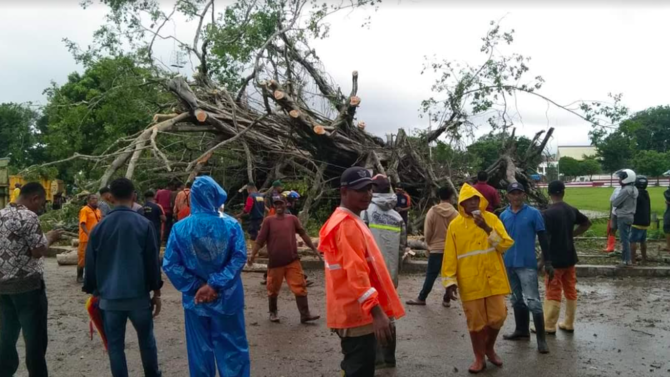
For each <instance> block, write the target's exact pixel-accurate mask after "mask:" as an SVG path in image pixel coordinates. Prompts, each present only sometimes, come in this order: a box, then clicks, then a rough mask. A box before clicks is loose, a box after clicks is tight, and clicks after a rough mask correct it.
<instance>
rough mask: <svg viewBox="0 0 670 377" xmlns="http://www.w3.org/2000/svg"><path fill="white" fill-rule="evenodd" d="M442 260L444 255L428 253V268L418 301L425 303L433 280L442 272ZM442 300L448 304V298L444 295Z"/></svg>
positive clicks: (433, 282)
mask: <svg viewBox="0 0 670 377" xmlns="http://www.w3.org/2000/svg"><path fill="white" fill-rule="evenodd" d="M443 258H444V254H442V253H430V255H429V256H428V268H427V269H426V280H424V282H423V289H421V292H420V293H419V300H421V301H426V298H428V295H429V294H430V291H431V290H433V285H434V284H435V280H436V279H437V277H438V276H440V272H441V271H442V259H443ZM443 300H444V301H447V302H449V297H448V296H447V294H446V293H445V294H444V297H443Z"/></svg>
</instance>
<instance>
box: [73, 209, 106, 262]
mask: <svg viewBox="0 0 670 377" xmlns="http://www.w3.org/2000/svg"><path fill="white" fill-rule="evenodd" d="M101 218H102V213H101V212H100V210H99V209H97V208H96V209H93V208H91V207H89V206H87V205H86V206H84V208H82V209H81V210H80V211H79V248H78V249H77V266H78V267H81V268H83V267H84V266H85V258H86V245H88V236H89V234H91V232H92V231H93V228H94V227H95V226H96V225H98V222H100V219H101ZM81 224H86V229H87V230H88V233H89V234H86V233H84V229H83V228H82V227H81Z"/></svg>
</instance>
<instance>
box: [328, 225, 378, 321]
mask: <svg viewBox="0 0 670 377" xmlns="http://www.w3.org/2000/svg"><path fill="white" fill-rule="evenodd" d="M337 232H338V234H337V236H336V238H335V245H336V247H337V250H339V251H340V253H341V255H342V268H343V269H344V271H345V272H346V275H347V285H348V286H347V290H348V291H351V292H352V293H353V294H354V296H355V297H357V298H358V302H359V303H360V305H361V309H362V310H363V313H364V314H366V315H370V312H371V311H372V309H373V308H374V307H375V306H378V305H379V292H377V290H376V289H375V288H373V287H372V283H371V282H370V267H369V266H368V262H367V261H366V260H365V249H366V248H365V242H364V239H363V237H364V236H363V234H361V231H360V229H359V228H358V226H357V225H356V224H355V223H354V222H353V220H347V221H343V222H342V223H341V224H340V227H339V229H338V230H337Z"/></svg>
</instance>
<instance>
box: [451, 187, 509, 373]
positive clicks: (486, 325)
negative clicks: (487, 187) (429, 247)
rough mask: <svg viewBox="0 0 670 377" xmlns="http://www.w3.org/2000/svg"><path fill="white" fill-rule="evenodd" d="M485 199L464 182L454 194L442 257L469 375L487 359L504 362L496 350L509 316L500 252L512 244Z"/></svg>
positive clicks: (482, 365) (484, 365)
mask: <svg viewBox="0 0 670 377" xmlns="http://www.w3.org/2000/svg"><path fill="white" fill-rule="evenodd" d="M488 204H489V203H488V201H487V200H486V199H485V198H484V195H482V194H481V193H480V192H479V191H477V190H475V188H474V187H472V186H470V185H469V184H467V183H466V184H464V185H463V187H462V188H461V192H460V195H459V197H458V213H459V215H458V217H456V219H454V220H453V221H452V222H451V224H449V229H448V230H447V238H446V240H445V245H444V259H443V261H442V283H443V284H444V286H445V287H446V288H447V294H448V295H449V298H450V299H452V300H456V292H457V290H458V292H460V295H461V302H462V305H463V311H464V312H465V318H466V319H467V324H468V331H469V332H470V341H471V342H472V350H473V351H474V354H475V362H474V363H473V364H472V365H471V366H470V368H469V369H468V371H469V372H470V373H473V374H474V373H479V372H481V371H483V370H484V369H486V360H485V357H488V359H489V361H490V362H491V363H492V364H493V365H495V366H497V367H502V365H503V361H502V359H500V357H499V356H498V354H497V353H496V351H495V343H496V339H497V337H498V333H499V332H500V329H501V328H502V326H503V324H504V323H505V319H506V318H507V306H506V305H505V295H507V294H509V293H510V285H509V281H508V280H507V274H505V264H504V262H503V259H502V254H503V253H504V252H505V251H506V250H507V249H509V248H510V247H511V246H512V245H514V241H513V240H512V239H511V238H510V236H509V235H508V234H507V231H506V230H505V226H504V225H503V223H502V221H500V219H498V217H497V216H496V215H494V214H493V213H491V212H488V211H487V210H486V208H487V207H488Z"/></svg>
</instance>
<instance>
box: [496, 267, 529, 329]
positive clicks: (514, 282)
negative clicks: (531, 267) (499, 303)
mask: <svg viewBox="0 0 670 377" xmlns="http://www.w3.org/2000/svg"><path fill="white" fill-rule="evenodd" d="M523 270H524V269H521V268H508V269H507V277H508V278H509V284H510V286H511V288H512V296H511V300H512V308H514V322H515V323H516V328H515V330H514V332H513V333H511V334H507V335H503V339H505V340H519V339H530V331H529V328H528V324H529V323H530V315H529V311H528V306H526V303H525V302H524V300H523V296H524V294H525V292H524V291H523V285H522V281H521V278H522V276H521V275H520V274H522V273H523ZM535 281H536V283H537V275H536V278H535Z"/></svg>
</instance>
